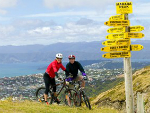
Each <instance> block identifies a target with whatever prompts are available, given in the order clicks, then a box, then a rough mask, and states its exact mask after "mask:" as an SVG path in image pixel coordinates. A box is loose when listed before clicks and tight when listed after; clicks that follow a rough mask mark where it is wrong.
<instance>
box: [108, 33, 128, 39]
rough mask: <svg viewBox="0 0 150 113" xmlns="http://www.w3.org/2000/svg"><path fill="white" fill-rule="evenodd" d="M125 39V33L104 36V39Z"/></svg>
mask: <svg viewBox="0 0 150 113" xmlns="http://www.w3.org/2000/svg"><path fill="white" fill-rule="evenodd" d="M125 37H126V33H119V34H109V35H107V36H106V39H120V38H125Z"/></svg>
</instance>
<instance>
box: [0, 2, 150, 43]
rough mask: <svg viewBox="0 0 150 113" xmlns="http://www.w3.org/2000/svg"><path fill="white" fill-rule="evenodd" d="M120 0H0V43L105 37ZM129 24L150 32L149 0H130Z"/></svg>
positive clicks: (90, 39) (94, 39)
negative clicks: (142, 27)
mask: <svg viewBox="0 0 150 113" xmlns="http://www.w3.org/2000/svg"><path fill="white" fill-rule="evenodd" d="M122 1H123V0H75V1H73V0H0V46H6V45H14V46H19V45H33V44H42V45H49V44H53V43H58V42H83V41H86V42H90V41H101V40H106V39H105V36H106V35H108V33H107V32H106V31H107V29H108V28H110V27H108V26H105V25H104V22H105V21H108V19H109V17H111V16H113V15H116V7H115V3H116V2H122ZM132 2H133V14H129V19H130V23H131V26H134V25H142V26H144V27H145V30H144V31H142V33H144V34H145V37H144V38H143V39H138V40H149V39H150V38H149V36H150V32H149V31H150V1H149V0H132Z"/></svg>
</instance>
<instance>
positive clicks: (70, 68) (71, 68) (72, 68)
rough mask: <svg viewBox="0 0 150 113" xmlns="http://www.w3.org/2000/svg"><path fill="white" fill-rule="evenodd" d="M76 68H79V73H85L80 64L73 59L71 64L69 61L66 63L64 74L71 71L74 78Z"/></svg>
mask: <svg viewBox="0 0 150 113" xmlns="http://www.w3.org/2000/svg"><path fill="white" fill-rule="evenodd" d="M78 70H80V72H81V73H82V72H84V73H85V71H84V69H83V67H82V65H81V64H80V63H79V62H78V61H75V62H74V63H73V64H71V63H70V62H69V63H68V64H67V65H66V76H69V73H71V74H72V75H73V78H75V77H77V75H78Z"/></svg>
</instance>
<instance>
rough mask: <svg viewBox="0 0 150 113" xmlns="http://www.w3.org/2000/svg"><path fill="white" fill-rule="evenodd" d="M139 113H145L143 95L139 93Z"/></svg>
mask: <svg viewBox="0 0 150 113" xmlns="http://www.w3.org/2000/svg"><path fill="white" fill-rule="evenodd" d="M137 113H144V101H143V94H141V93H137Z"/></svg>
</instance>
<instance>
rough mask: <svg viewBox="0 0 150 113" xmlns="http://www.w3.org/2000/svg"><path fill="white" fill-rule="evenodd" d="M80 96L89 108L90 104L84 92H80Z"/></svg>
mask: <svg viewBox="0 0 150 113" xmlns="http://www.w3.org/2000/svg"><path fill="white" fill-rule="evenodd" d="M81 96H82V98H83V101H84V103H85V105H86V107H88V108H89V109H90V110H91V104H90V101H89V98H88V97H87V96H86V94H85V93H84V92H82V93H81Z"/></svg>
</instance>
